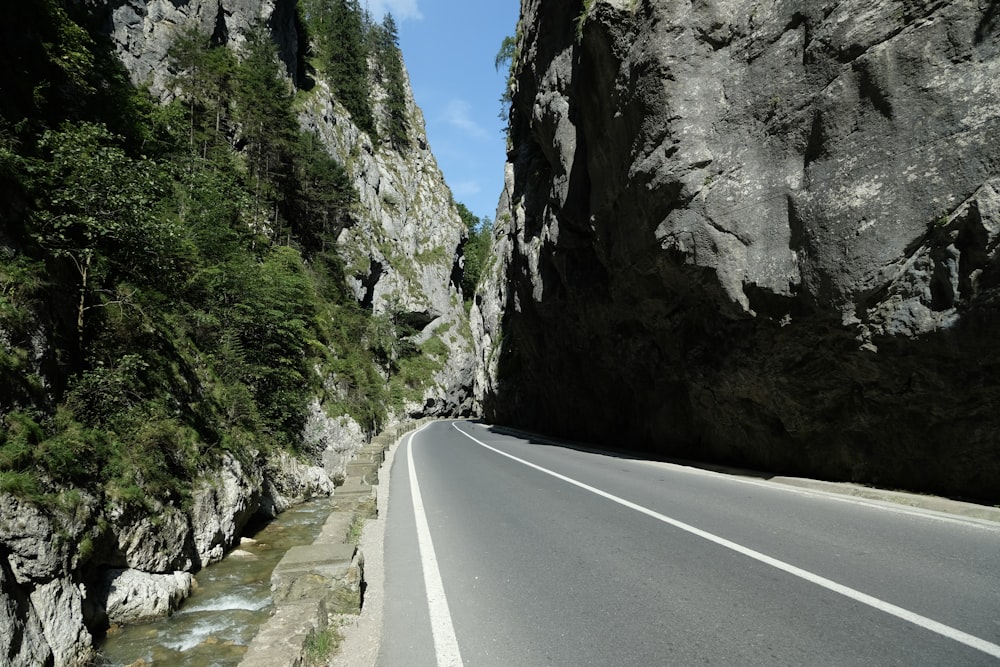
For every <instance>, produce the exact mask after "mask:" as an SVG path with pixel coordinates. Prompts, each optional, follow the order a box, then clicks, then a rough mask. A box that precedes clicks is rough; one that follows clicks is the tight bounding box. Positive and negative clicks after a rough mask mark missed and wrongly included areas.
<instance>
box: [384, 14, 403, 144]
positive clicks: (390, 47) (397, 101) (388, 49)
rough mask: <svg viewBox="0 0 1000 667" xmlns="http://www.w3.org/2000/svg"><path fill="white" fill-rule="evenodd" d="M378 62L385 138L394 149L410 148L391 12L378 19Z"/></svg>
mask: <svg viewBox="0 0 1000 667" xmlns="http://www.w3.org/2000/svg"><path fill="white" fill-rule="evenodd" d="M380 33H381V45H380V46H381V48H380V49H379V54H378V55H379V61H380V64H381V69H382V71H383V72H384V75H385V90H386V94H387V100H386V112H387V114H388V119H389V141H390V142H392V147H393V148H395V149H396V150H397V151H400V152H402V151H404V150H405V149H407V148H409V147H410V123H409V120H407V116H406V79H405V76H404V73H403V58H402V55H401V54H400V51H399V33H398V31H397V29H396V21H395V19H393V18H392V14H389V13H387V14H386V15H385V18H384V19H383V21H382V30H381V31H380Z"/></svg>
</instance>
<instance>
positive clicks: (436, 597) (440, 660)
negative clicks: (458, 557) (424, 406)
mask: <svg viewBox="0 0 1000 667" xmlns="http://www.w3.org/2000/svg"><path fill="white" fill-rule="evenodd" d="M427 426H429V424H428V425H427ZM427 426H424V428H427ZM422 430H423V428H421V429H420V430H418V431H416V432H414V433H411V434H410V436H409V438H407V441H406V447H407V451H406V454H407V455H406V459H407V465H408V468H409V471H410V492H411V494H412V496H413V514H414V516H415V517H416V523H417V545H418V546H419V548H420V562H421V564H422V565H423V570H424V587H425V588H426V589H427V608H428V610H429V612H430V617H431V634H432V635H434V652H435V653H436V654H437V664H438V665H439V666H445V665H447V666H448V667H462V664H463V663H462V654H461V653H460V652H459V650H458V638H457V637H455V626H454V624H453V623H452V621H451V611H450V610H449V609H448V598H447V597H445V594H444V583H443V582H442V581H441V571H440V569H439V568H438V562H437V556H436V555H435V553H434V543H433V542H431V531H430V527H429V526H428V525H427V515H426V514H425V513H424V501H423V498H422V497H421V496H420V485H419V484H418V483H417V472H416V470H415V469H414V467H413V436H415V435H416V434H417V433H419V432H420V431H422Z"/></svg>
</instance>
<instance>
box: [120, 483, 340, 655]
mask: <svg viewBox="0 0 1000 667" xmlns="http://www.w3.org/2000/svg"><path fill="white" fill-rule="evenodd" d="M332 504H333V499H332V498H323V499H321V500H314V501H311V502H308V503H305V504H303V505H299V506H297V507H293V508H291V509H289V510H287V511H285V512H284V513H282V514H280V515H279V516H278V517H277V518H276V519H275V520H274V521H272V522H270V523H269V524H267V525H266V526H264V527H263V528H262V529H261V530H259V531H258V532H257V533H255V534H254V535H253V536H252V537H253V540H255V541H256V542H250V543H246V544H244V545H242V546H240V547H239V548H238V549H239V551H242V552H246V553H247V554H249V555H243V554H240V553H239V552H234V553H232V554H230V555H229V556H227V557H226V558H225V559H224V560H222V562H220V563H216V564H215V565H211V566H209V567H207V568H205V569H203V570H202V571H201V572H199V573H198V574H197V576H196V577H195V578H196V580H197V582H198V585H197V588H195V590H194V591H193V592H192V593H191V597H189V598H188V599H187V601H186V602H185V603H184V606H182V607H181V608H180V610H178V611H176V612H174V614H173V616H170V617H169V618H166V619H163V620H161V621H157V622H154V623H149V624H145V625H132V626H128V627H124V628H120V629H116V630H114V631H112V632H109V633H108V636H107V639H105V641H104V643H103V644H102V645H101V646H100V651H101V653H102V656H103V661H102V662H101V663H100V664H102V665H106V666H119V665H132V664H134V663H135V662H136V661H139V660H143V661H145V664H147V665H149V664H152V665H164V666H167V665H169V666H171V667H173V666H175V665H176V666H177V667H229V666H235V665H237V664H239V662H240V660H241V659H242V658H243V654H244V653H245V652H246V648H247V645H249V643H250V641H251V640H252V639H253V637H254V635H255V634H256V633H257V629H258V628H259V627H260V626H261V625H262V624H263V623H264V622H265V621H266V620H267V619H268V617H269V616H270V611H271V570H273V569H274V566H275V565H277V564H278V561H280V560H281V557H282V556H284V555H285V552H286V551H288V549H289V548H291V547H293V546H298V545H301V544H311V543H312V541H313V540H314V539H316V536H317V535H318V534H319V531H320V529H321V528H322V527H323V522H324V521H325V520H326V517H327V516H328V515H329V514H330V512H331V510H332ZM140 664H142V663H140Z"/></svg>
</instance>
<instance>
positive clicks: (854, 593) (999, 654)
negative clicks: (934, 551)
mask: <svg viewBox="0 0 1000 667" xmlns="http://www.w3.org/2000/svg"><path fill="white" fill-rule="evenodd" d="M452 426H453V427H454V428H455V430H456V431H458V432H459V433H461V434H462V435H464V436H465V437H467V438H469V439H470V440H472V441H473V442H475V443H476V444H478V445H480V446H482V447H485V448H486V449H489V450H490V451H493V452H496V453H497V454H500V455H501V456H506V457H507V458H509V459H511V460H513V461H517V462H518V463H521V464H523V465H526V466H528V467H529V468H534V469H535V470H538V471H539V472H543V473H545V474H546V475H551V476H552V477H555V478H556V479H559V480H562V481H564V482H566V483H568V484H572V485H573V486H577V487H580V488H581V489H584V490H585V491H589V492H591V493H593V494H595V495H598V496H600V497H602V498H606V499H608V500H611V501H613V502H616V503H618V504H619V505H622V506H624V507H627V508H629V509H632V510H635V511H636V512H640V513H642V514H645V515H646V516H649V517H652V518H654V519H657V520H658V521H662V522H663V523H665V524H668V525H671V526H673V527H675V528H679V529H680V530H683V531H685V532H688V533H691V534H692V535H696V536H698V537H700V538H702V539H704V540H708V541H709V542H712V543H714V544H717V545H719V546H721V547H725V548H726V549H730V550H731V551H735V552H736V553H738V554H742V555H744V556H747V557H748V558H752V559H754V560H756V561H758V562H761V563H764V564H766V565H770V566H771V567H774V568H776V569H778V570H781V571H782V572H787V573H788V574H791V575H794V576H796V577H799V578H800V579H804V580H805V581H808V582H810V583H813V584H816V585H817V586H822V587H823V588H825V589H827V590H830V591H833V592H834V593H839V594H840V595H843V596H844V597H847V598H850V599H852V600H855V601H856V602H860V603H862V604H865V605H868V606H869V607H872V608H874V609H878V610H879V611H882V612H885V613H887V614H890V615H892V616H895V617H896V618H900V619H902V620H904V621H907V622H909V623H912V624H914V625H917V626H919V627H921V628H924V629H926V630H930V631H931V632H935V633H937V634H939V635H941V636H943V637H947V638H948V639H952V640H954V641H956V642H959V643H960V644H965V645H966V646H968V647H970V648H974V649H976V650H977V651H982V652H983V653H985V654H987V655H990V656H993V657H995V658H1000V645H997V644H994V643H992V642H989V641H986V640H985V639H980V638H979V637H976V636H974V635H970V634H968V633H966V632H962V631H961V630H958V629H956V628H953V627H951V626H949V625H945V624H943V623H939V622H938V621H935V620H933V619H930V618H927V617H926V616H921V615H920V614H917V613H916V612H912V611H909V610H908V609H903V608H902V607H897V606H896V605H894V604H892V603H890V602H886V601H885V600H882V599H879V598H876V597H873V596H871V595H868V594H866V593H862V592H861V591H858V590H855V589H853V588H850V587H848V586H844V585H843V584H838V583H837V582H835V581H832V580H830V579H827V578H826V577H821V576H820V575H818V574H814V573H812V572H809V571H808V570H803V569H802V568H800V567H796V566H795V565H792V564H790V563H786V562H784V561H782V560H778V559H777V558H772V557H771V556H768V555H766V554H762V553H760V552H759V551H754V550H753V549H750V548H749V547H745V546H743V545H741V544H737V543H736V542H732V541H730V540H727V539H726V538H724V537H719V536H718V535H715V534H713V533H709V532H707V531H704V530H702V529H700V528H695V527H694V526H692V525H690V524H687V523H684V522H683V521H678V520H677V519H673V518H671V517H669V516H667V515H665V514H660V513H659V512H656V511H654V510H651V509H649V508H647V507H643V506H642V505H637V504H636V503H633V502H631V501H629V500H625V499H624V498H619V497H618V496H616V495H613V494H611V493H608V492H607V491H602V490H601V489H598V488H596V487H593V486H590V485H588V484H584V483H583V482H580V481H577V480H575V479H573V478H572V477H567V476H565V475H561V474H559V473H557V472H555V471H553V470H549V469H548V468H543V467H542V466H540V465H537V464H535V463H532V462H531V461H525V460H524V459H521V458H518V457H516V456H514V455H512V454H508V453H507V452H504V451H501V450H499V449H497V448H496V447H493V446H491V445H488V444H486V443H485V442H483V441H482V440H480V439H479V438H477V437H475V436H473V435H470V434H469V433H466V432H465V431H463V430H462V429H460V428H458V425H457V424H455V423H452Z"/></svg>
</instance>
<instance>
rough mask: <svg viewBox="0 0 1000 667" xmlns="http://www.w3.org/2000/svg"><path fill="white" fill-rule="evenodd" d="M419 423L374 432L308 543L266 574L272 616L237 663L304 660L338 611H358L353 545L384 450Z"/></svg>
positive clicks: (359, 557)
mask: <svg viewBox="0 0 1000 667" xmlns="http://www.w3.org/2000/svg"><path fill="white" fill-rule="evenodd" d="M420 424H421V422H411V423H408V424H403V425H400V426H397V427H395V428H392V429H388V430H387V431H385V432H383V433H381V434H379V435H378V436H376V437H374V438H372V441H371V442H370V443H369V444H367V445H365V446H364V447H362V448H361V449H360V450H359V451H358V454H357V456H356V457H355V459H354V461H352V462H351V463H350V464H348V466H347V478H346V479H345V480H344V483H343V484H342V485H340V486H339V487H337V489H336V490H335V492H334V495H333V499H334V509H333V512H331V513H330V515H329V517H327V519H326V522H325V523H324V525H323V528H322V530H321V531H320V533H319V536H318V537H317V538H316V539H315V541H313V543H312V544H309V545H304V546H298V547H292V548H291V549H289V550H288V553H286V554H285V556H284V557H283V558H282V559H281V561H280V562H279V563H278V564H277V565H276V566H275V568H274V571H273V572H272V573H271V598H272V601H273V612H272V615H271V618H270V619H269V620H268V621H267V623H265V624H264V625H263V626H262V627H261V629H260V630H259V631H258V632H257V635H256V636H255V637H254V639H253V641H252V642H251V643H250V646H249V647H248V648H247V652H246V655H245V656H244V657H243V660H242V661H240V667H278V666H284V665H290V666H294V667H298V666H299V665H302V664H304V662H305V660H306V653H307V651H308V647H309V644H310V641H311V640H312V639H313V638H314V637H316V636H317V635H318V634H319V633H321V632H323V631H325V630H326V629H327V628H328V627H329V626H330V623H331V620H332V619H333V618H334V617H335V616H337V615H340V614H358V613H360V611H361V606H362V604H363V602H364V600H363V595H362V593H363V590H364V554H362V553H361V551H360V550H359V549H358V548H357V546H356V542H357V539H358V535H359V534H360V526H361V523H362V522H363V521H364V520H365V519H368V518H371V517H374V516H375V515H376V513H377V510H376V507H377V505H376V502H375V501H376V494H377V492H378V470H379V468H380V467H381V465H382V463H383V461H385V451H386V449H388V448H389V446H390V445H392V443H394V442H395V441H396V440H398V439H399V438H400V437H401V436H402V435H404V434H405V433H407V432H409V431H411V430H413V429H414V428H416V427H418V426H420Z"/></svg>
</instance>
